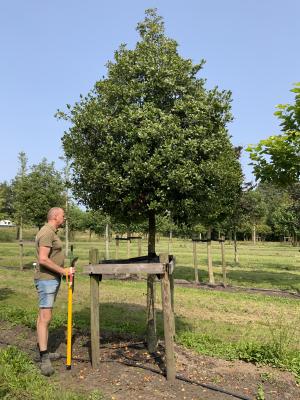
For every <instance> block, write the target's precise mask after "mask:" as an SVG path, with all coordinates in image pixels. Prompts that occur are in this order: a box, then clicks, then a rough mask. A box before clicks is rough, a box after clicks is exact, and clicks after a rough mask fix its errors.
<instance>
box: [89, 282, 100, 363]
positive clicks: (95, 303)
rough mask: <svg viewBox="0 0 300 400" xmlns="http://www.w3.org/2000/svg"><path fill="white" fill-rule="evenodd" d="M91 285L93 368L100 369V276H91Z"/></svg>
mask: <svg viewBox="0 0 300 400" xmlns="http://www.w3.org/2000/svg"><path fill="white" fill-rule="evenodd" d="M90 285H91V356H92V367H93V368H98V367H99V357H100V321H99V275H90Z"/></svg>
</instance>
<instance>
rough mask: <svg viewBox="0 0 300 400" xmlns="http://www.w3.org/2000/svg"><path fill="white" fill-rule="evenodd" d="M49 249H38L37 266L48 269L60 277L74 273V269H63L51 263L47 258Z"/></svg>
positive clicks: (42, 247) (43, 247)
mask: <svg viewBox="0 0 300 400" xmlns="http://www.w3.org/2000/svg"><path fill="white" fill-rule="evenodd" d="M50 250H51V248H50V247H45V246H41V247H40V248H39V258H38V261H39V264H40V265H42V266H43V267H46V268H48V269H49V270H50V271H53V272H56V273H57V274H60V275H67V274H73V273H74V272H75V268H72V267H71V268H63V267H61V266H59V265H57V264H55V262H53V261H52V260H51V259H50V258H49V253H50Z"/></svg>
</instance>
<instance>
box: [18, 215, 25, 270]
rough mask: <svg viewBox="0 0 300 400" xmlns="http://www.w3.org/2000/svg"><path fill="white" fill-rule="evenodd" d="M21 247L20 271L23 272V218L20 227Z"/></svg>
mask: <svg viewBox="0 0 300 400" xmlns="http://www.w3.org/2000/svg"><path fill="white" fill-rule="evenodd" d="M19 245H20V270H21V271H23V267H24V262H23V256H24V248H23V218H22V217H21V219H20V227H19Z"/></svg>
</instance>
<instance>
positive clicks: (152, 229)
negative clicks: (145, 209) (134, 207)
mask: <svg viewBox="0 0 300 400" xmlns="http://www.w3.org/2000/svg"><path fill="white" fill-rule="evenodd" d="M148 218H149V235H148V257H155V255H156V254H155V234H156V223H155V212H154V211H153V210H150V211H149V214H148Z"/></svg>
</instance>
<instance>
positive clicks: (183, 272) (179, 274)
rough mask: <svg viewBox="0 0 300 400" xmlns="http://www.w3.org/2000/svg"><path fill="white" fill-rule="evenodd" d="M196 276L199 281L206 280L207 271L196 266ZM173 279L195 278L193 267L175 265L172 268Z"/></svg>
mask: <svg viewBox="0 0 300 400" xmlns="http://www.w3.org/2000/svg"><path fill="white" fill-rule="evenodd" d="M198 276H199V280H200V281H205V282H206V281H208V272H207V270H205V269H202V268H200V269H199V268H198ZM174 278H175V279H185V280H187V281H191V282H192V281H194V280H195V269H194V268H193V267H185V266H182V265H176V268H175V270H174Z"/></svg>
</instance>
